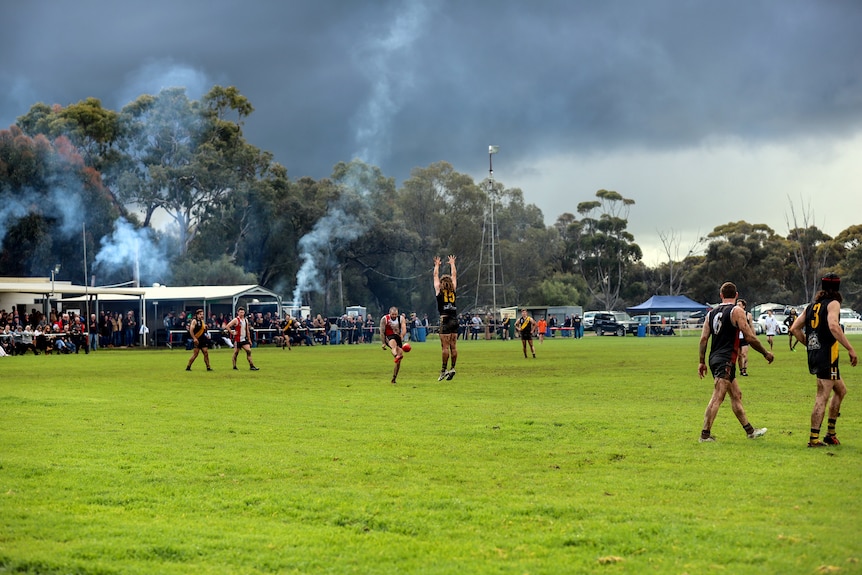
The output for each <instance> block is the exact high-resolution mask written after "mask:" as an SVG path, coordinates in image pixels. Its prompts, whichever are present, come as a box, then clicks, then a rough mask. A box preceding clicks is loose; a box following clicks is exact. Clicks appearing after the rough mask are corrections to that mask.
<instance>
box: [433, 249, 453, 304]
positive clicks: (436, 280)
mask: <svg viewBox="0 0 862 575" xmlns="http://www.w3.org/2000/svg"><path fill="white" fill-rule="evenodd" d="M452 279H453V280H454V279H455V278H454V276H453V278H452ZM439 293H440V256H434V295H437V294H439Z"/></svg>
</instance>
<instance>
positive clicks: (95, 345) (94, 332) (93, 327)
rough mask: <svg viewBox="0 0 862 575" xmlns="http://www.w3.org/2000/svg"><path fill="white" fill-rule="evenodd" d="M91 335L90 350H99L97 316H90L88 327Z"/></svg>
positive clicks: (92, 314)
mask: <svg viewBox="0 0 862 575" xmlns="http://www.w3.org/2000/svg"><path fill="white" fill-rule="evenodd" d="M88 328H89V329H88V333H89V334H90V349H92V350H93V351H96V350H97V349H99V321H98V320H97V319H96V314H94V313H91V314H90V325H89V326H88Z"/></svg>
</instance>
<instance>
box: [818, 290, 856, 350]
mask: <svg viewBox="0 0 862 575" xmlns="http://www.w3.org/2000/svg"><path fill="white" fill-rule="evenodd" d="M826 313H827V317H828V320H827V321H828V322H829V331H831V332H832V335H833V337H835V339H836V341H838V343H840V344H841V345H843V346H844V349H846V350H847V355H849V356H850V365H852V366H853V367H856V364H857V363H858V362H859V358H858V357H857V356H856V350H854V349H853V346H852V345H850V341H849V340H848V339H847V336H846V335H844V330H843V329H841V323H840V322H839V321H838V318H839V317H840V314H841V303H840V302H838V301H836V300H832V301H831V302H829V306H828V307H827V308H826Z"/></svg>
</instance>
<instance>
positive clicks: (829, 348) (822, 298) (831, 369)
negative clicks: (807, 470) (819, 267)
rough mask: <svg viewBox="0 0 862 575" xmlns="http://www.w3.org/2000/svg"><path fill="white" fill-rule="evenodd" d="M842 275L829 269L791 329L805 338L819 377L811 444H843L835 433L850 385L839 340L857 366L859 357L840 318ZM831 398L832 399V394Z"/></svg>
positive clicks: (813, 369) (810, 362) (810, 368)
mask: <svg viewBox="0 0 862 575" xmlns="http://www.w3.org/2000/svg"><path fill="white" fill-rule="evenodd" d="M840 287H841V278H839V277H838V276H837V275H836V274H834V273H828V274H826V275H824V276H823V278H821V280H820V291H819V292H817V294H816V295H815V296H814V301H813V302H811V305H809V306H808V307H807V308H806V309H805V313H802V314H799V317H798V318H796V321H794V322H793V325H792V326H790V331H791V333H793V335H795V336H796V338H797V339H798V340H799V341H800V342H802V345H804V346H805V347H806V349H807V350H808V371H809V372H810V373H811V374H812V375H814V376H816V377H817V394H816V396H815V398H814V409H813V410H812V411H811V435H810V436H809V438H808V447H826V446H828V445H840V443H841V442H840V441H838V437H837V436H836V435H835V424H836V422H837V421H838V416H839V415H841V401H842V400H843V399H844V396H845V395H847V386H846V385H844V380H843V379H841V373H840V372H839V370H838V344H839V343H840V344H841V345H842V346H844V349H846V350H847V353H848V354H849V355H850V365H851V366H853V367H856V363H857V362H858V361H859V359H858V357H857V356H856V351H855V350H854V349H853V346H852V345H850V342H849V341H848V340H847V336H846V335H844V330H842V329H841V324H840V323H839V322H838V319H839V317H840V313H841V302H842V301H843V298H842V297H841V293H840V292H839V291H838V290H839V289H840ZM830 395H831V396H832V400H831V401H829V396H830ZM827 403H829V420H828V427H827V432H826V436H825V437H824V438H823V440H821V439H820V428H821V426H822V425H823V417H824V416H825V415H826V404H827Z"/></svg>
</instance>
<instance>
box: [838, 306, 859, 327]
mask: <svg viewBox="0 0 862 575" xmlns="http://www.w3.org/2000/svg"><path fill="white" fill-rule="evenodd" d="M838 323H840V324H841V327H842V328H844V331H847V330H848V329H850V330H852V331H858V330H862V319H859V314H858V313H856V312H855V311H853V310H852V309H850V308H849V307H842V308H841V312H840V314H839V316H838Z"/></svg>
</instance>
